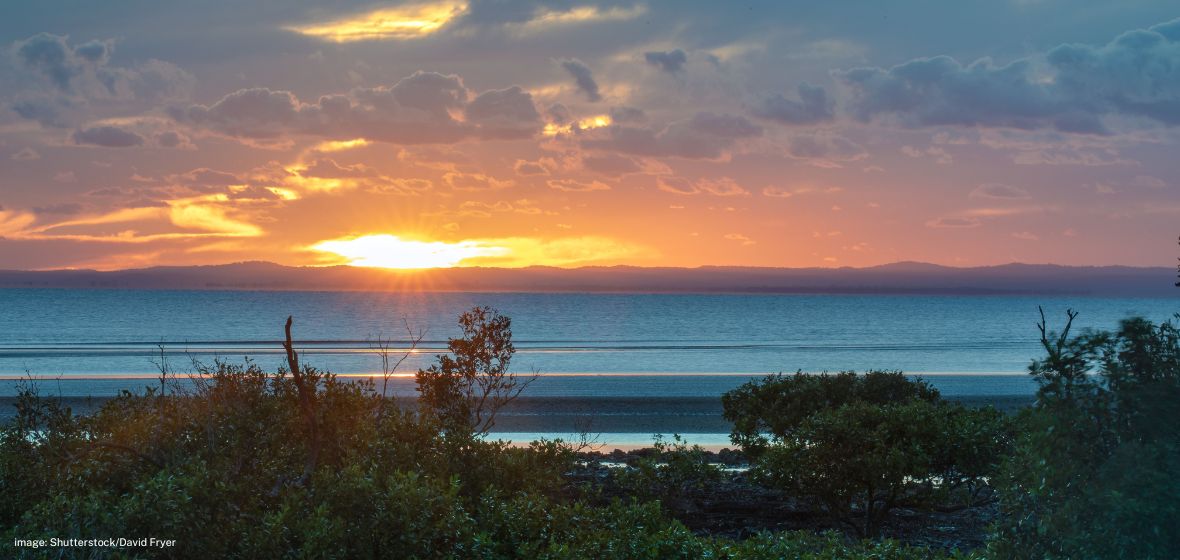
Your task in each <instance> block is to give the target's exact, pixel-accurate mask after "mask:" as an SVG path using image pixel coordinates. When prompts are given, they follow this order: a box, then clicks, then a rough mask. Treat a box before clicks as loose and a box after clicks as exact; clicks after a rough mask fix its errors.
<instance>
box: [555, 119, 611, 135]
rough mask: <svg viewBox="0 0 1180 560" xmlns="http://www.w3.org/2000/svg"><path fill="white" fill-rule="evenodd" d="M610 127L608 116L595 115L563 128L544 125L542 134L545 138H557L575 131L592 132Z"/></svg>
mask: <svg viewBox="0 0 1180 560" xmlns="http://www.w3.org/2000/svg"><path fill="white" fill-rule="evenodd" d="M610 125H611V119H610V115H596V116H593V117H587V118H584V119H581V120H579V121H577V122H573V123H570V124H567V125H565V126H558V125H556V124H553V123H548V124H546V125H545V130H543V131H542V132H543V133H544V134H545V136H557V135H558V134H569V133H571V132H573V131H575V130H592V129H595V128H602V127H604V126H610Z"/></svg>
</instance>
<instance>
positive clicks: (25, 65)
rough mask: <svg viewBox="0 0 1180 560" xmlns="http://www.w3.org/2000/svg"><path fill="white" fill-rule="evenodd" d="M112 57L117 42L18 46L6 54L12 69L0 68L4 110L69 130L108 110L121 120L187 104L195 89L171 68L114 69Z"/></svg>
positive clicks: (56, 39) (151, 62)
mask: <svg viewBox="0 0 1180 560" xmlns="http://www.w3.org/2000/svg"><path fill="white" fill-rule="evenodd" d="M113 52H114V41H113V40H102V41H99V40H94V41H89V42H86V43H82V44H79V45H76V46H71V45H70V42H69V38H68V37H66V36H64V35H53V34H49V33H38V34H36V35H33V36H31V37H28V38H26V39H23V40H20V41H16V42H15V43H13V44H12V47H11V48H10V49H8V52H7V53H6V54H9V55H10V57H9V58H7V61H10V62H11V63H12V64H11V66H7V67H6V66H5V65H3V64H0V80H4V81H5V82H6V83H5V84H4V85H5V87H4V88H0V104H3V105H6V106H7V107H8V108H9V109H10V110H11V111H12V112H13V113H15V114H16V115H17V116H19V117H21V118H24V119H28V120H33V121H37V122H38V123H40V124H41V125H43V126H47V127H58V128H67V127H74V126H77V125H78V123H80V122H86V121H90V120H94V119H95V117H96V116H97V115H96V113H99V112H100V110H101V109H102V108H103V107H104V106H106V105H108V104H109V105H112V106H115V105H116V104H117V106H118V109H119V112H120V113H122V114H126V113H127V112H129V111H130V112H134V111H138V110H146V109H150V108H154V107H155V106H157V104H158V103H160V102H165V101H176V100H181V99H185V98H187V97H188V96H189V94H190V92H191V91H192V89H193V87H194V86H195V83H196V80H195V79H194V78H193V76H192V75H191V74H189V73H188V72H185V71H184V70H181V69H180V68H178V67H177V66H175V65H173V64H171V63H168V62H163V61H160V60H155V59H148V60H146V61H143V62H140V63H137V64H135V65H132V66H116V65H112V64H111V63H110V62H111V55H112V53H113ZM0 62H4V61H3V60H0ZM131 101H139V102H140V103H139V104H138V106H132V105H129V104H128V102H131Z"/></svg>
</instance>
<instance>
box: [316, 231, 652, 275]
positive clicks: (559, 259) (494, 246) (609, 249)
mask: <svg viewBox="0 0 1180 560" xmlns="http://www.w3.org/2000/svg"><path fill="white" fill-rule="evenodd" d="M309 249H311V250H313V251H319V252H322V253H331V254H334V255H336V256H337V257H339V258H338V259H336V260H335V264H348V265H352V266H369V267H379V268H408V269H416V268H450V267H456V266H495V267H506V268H516V267H524V266H535V265H540V266H580V265H584V264H588V263H603V262H609V263H617V262H620V261H623V260H634V259H649V258H654V257H657V256H658V254H657V253H656V252H655V251H652V250H651V249H649V248H647V247H643V246H639V245H634V244H631V243H627V242H623V241H619V240H617V239H612V238H607V237H598V236H583V237H562V238H556V239H537V238H533V237H504V238H495V239H465V240H462V241H456V242H445V241H415V240H409V239H403V238H401V237H399V236H396V235H390V234H384V233H380V234H370V235H362V236H359V237H345V238H340V239H331V240H327V241H321V242H319V243H316V244H314V245H312V246H311V247H309Z"/></svg>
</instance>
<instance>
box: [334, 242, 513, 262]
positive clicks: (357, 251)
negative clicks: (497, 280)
mask: <svg viewBox="0 0 1180 560" xmlns="http://www.w3.org/2000/svg"><path fill="white" fill-rule="evenodd" d="M311 248H312V249H314V250H316V251H323V252H327V253H335V254H336V255H339V256H340V257H343V258H344V259H345V260H346V262H347V264H350V265H353V266H370V267H379V268H449V267H452V266H457V265H459V264H460V263H462V262H463V261H464V260H467V259H473V258H476V257H497V256H503V255H506V254H507V253H508V249H507V248H505V247H493V246H485V245H482V244H479V243H476V242H473V241H461V242H459V243H444V242H442V241H411V240H406V239H402V238H400V237H398V236H396V235H388V234H379V235H364V236H361V237H355V238H351V239H334V240H330V241H321V242H320V243H317V244H315V245H313V246H312V247H311Z"/></svg>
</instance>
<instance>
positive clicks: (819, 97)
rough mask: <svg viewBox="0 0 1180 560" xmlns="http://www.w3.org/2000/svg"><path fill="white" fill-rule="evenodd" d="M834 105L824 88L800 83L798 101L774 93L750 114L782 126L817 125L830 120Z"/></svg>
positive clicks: (832, 115)
mask: <svg viewBox="0 0 1180 560" xmlns="http://www.w3.org/2000/svg"><path fill="white" fill-rule="evenodd" d="M835 105H836V104H835V102H834V101H833V100H832V99H831V98H830V97H828V93H827V91H825V90H824V88H822V87H819V86H813V85H811V84H808V83H802V84H799V99H798V100H795V99H787V98H786V97H784V96H783V95H782V94H777V93H776V94H774V95H772V96H770V97H767V98H765V99H763V100H762V101H760V102H759V103H758V104H756V105H755V106H754V107H753V108H752V109H751V110H750V112H751V113H752V114H753V115H754V116H756V117H761V118H764V119H769V120H772V121H777V122H780V123H783V124H818V123H822V122H827V121H830V120H832V118H833V117H834V116H835V114H834V109H835Z"/></svg>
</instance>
